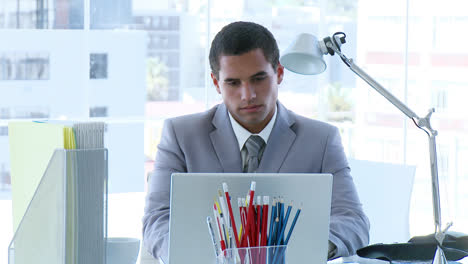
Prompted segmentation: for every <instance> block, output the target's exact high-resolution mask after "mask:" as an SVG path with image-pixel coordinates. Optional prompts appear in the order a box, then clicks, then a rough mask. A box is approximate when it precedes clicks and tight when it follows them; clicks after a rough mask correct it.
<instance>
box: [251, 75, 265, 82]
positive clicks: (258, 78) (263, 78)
mask: <svg viewBox="0 0 468 264" xmlns="http://www.w3.org/2000/svg"><path fill="white" fill-rule="evenodd" d="M265 79H266V76H257V77H255V78H253V81H254V82H261V81H263V80H265Z"/></svg>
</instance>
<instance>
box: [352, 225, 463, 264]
mask: <svg viewBox="0 0 468 264" xmlns="http://www.w3.org/2000/svg"><path fill="white" fill-rule="evenodd" d="M436 246H437V241H436V239H435V237H434V234H431V235H427V236H416V237H413V238H411V239H410V240H409V241H408V243H395V244H374V245H369V246H367V247H363V248H361V249H359V250H358V251H357V252H356V253H357V255H358V256H360V257H363V258H371V259H380V260H386V261H398V262H400V261H430V260H432V259H433V258H434V254H435V251H436ZM442 248H443V250H444V253H445V257H446V258H447V260H449V261H457V260H460V259H462V258H464V257H466V256H468V235H465V234H460V233H452V232H447V234H446V235H445V239H444V242H443V243H442Z"/></svg>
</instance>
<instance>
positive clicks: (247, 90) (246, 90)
mask: <svg viewBox="0 0 468 264" xmlns="http://www.w3.org/2000/svg"><path fill="white" fill-rule="evenodd" d="M256 96H257V95H256V93H255V88H254V87H253V86H252V85H251V84H250V83H244V84H243V85H242V87H241V99H242V100H246V101H250V100H252V99H254V98H255V97H256Z"/></svg>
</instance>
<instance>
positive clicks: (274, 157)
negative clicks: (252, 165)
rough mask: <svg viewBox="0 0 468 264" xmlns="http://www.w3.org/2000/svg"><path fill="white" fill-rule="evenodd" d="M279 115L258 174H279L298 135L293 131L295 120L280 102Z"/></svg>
mask: <svg viewBox="0 0 468 264" xmlns="http://www.w3.org/2000/svg"><path fill="white" fill-rule="evenodd" d="M277 105H278V114H277V118H276V122H275V126H274V127H273V130H272V131H271V134H270V137H269V139H268V143H267V145H266V148H265V152H264V153H263V157H262V160H261V162H260V165H259V167H258V170H257V172H273V173H274V172H279V169H280V168H281V165H282V164H283V162H284V160H285V158H286V155H287V154H288V152H289V150H290V149H291V146H292V144H293V142H294V140H295V139H296V133H295V132H294V131H293V130H291V126H292V125H293V124H294V122H295V120H294V118H293V117H292V116H290V114H289V112H288V111H287V109H286V108H285V107H284V106H283V105H282V104H280V103H279V102H278V104H277Z"/></svg>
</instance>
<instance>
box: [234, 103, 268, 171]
mask: <svg viewBox="0 0 468 264" xmlns="http://www.w3.org/2000/svg"><path fill="white" fill-rule="evenodd" d="M276 112H277V109H276V105H275V113H274V114H273V117H272V118H271V120H270V122H268V124H267V125H266V126H265V128H264V129H263V130H262V131H260V133H258V134H252V133H250V132H249V131H248V130H247V129H245V128H244V127H243V126H241V125H240V124H239V123H238V122H237V121H236V120H235V119H234V117H232V115H231V113H229V111H228V114H229V119H230V120H231V126H232V130H234V134H235V135H236V138H237V143H239V150H240V152H241V157H242V168H243V167H244V166H245V162H246V160H247V149H246V148H244V144H245V142H246V141H247V139H248V138H249V137H250V136H251V135H257V136H260V137H261V138H262V139H263V141H265V144H267V143H268V138H269V137H270V134H271V130H272V129H273V126H274V125H275V122H276Z"/></svg>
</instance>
